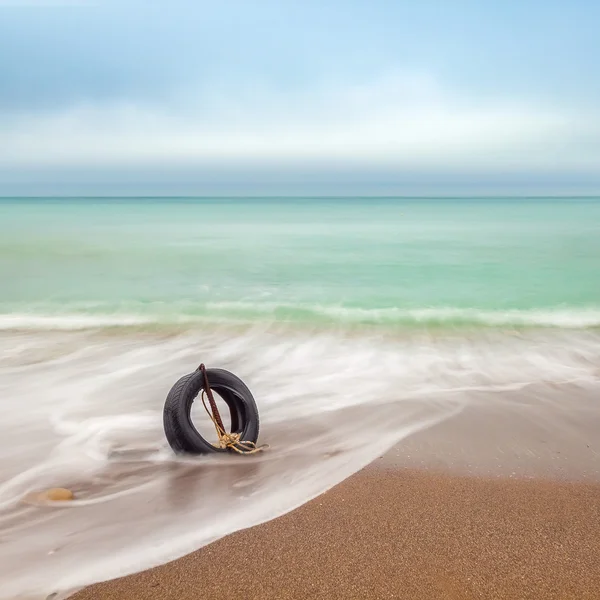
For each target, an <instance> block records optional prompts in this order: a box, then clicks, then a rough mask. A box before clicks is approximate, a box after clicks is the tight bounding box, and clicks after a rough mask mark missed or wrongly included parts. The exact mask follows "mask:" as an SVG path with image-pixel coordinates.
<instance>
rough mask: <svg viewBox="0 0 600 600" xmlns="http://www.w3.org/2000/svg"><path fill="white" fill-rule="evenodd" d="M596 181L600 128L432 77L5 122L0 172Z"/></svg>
mask: <svg viewBox="0 0 600 600" xmlns="http://www.w3.org/2000/svg"><path fill="white" fill-rule="evenodd" d="M240 164H242V165H245V166H253V165H256V166H269V165H270V166H273V167H286V168H287V167H290V166H291V167H293V166H307V165H309V166H310V165H315V166H322V167H323V166H325V167H327V166H330V167H345V168H348V167H350V168H352V167H354V166H356V167H362V168H370V167H384V168H392V169H393V168H402V169H449V170H453V169H457V170H462V169H468V170H471V171H473V170H478V169H480V170H488V171H489V170H490V169H491V170H495V169H496V170H513V171H519V170H531V169H546V170H552V169H554V168H561V169H567V170H568V169H583V170H594V169H597V168H598V167H600V119H599V116H598V114H580V113H579V112H577V111H570V110H569V109H568V108H565V107H553V106H542V105H540V104H539V103H536V104H534V103H532V102H528V101H525V100H515V99H510V98H498V97H493V98H485V97H483V96H479V97H477V98H474V97H472V96H469V95H465V94H460V93H458V92H457V91H455V90H451V89H448V88H447V87H444V86H442V85H441V84H440V83H439V82H438V81H437V80H436V79H435V78H433V77H432V76H430V75H428V74H423V73H390V74H388V75H386V76H384V77H380V78H378V79H374V80H371V81H369V82H366V83H361V84H353V83H347V82H330V83H329V84H327V85H320V86H316V85H315V86H313V87H311V88H310V89H303V90H301V91H295V92H291V91H289V90H288V91H280V90H277V89H273V88H272V87H269V86H265V85H262V84H261V83H260V82H258V81H257V82H254V83H253V85H251V86H247V87H245V88H243V89H240V88H230V89H226V88H221V89H216V88H215V89H214V90H213V91H212V92H211V93H207V92H203V93H200V92H198V91H196V90H194V89H193V88H192V89H179V90H178V91H177V92H174V93H172V95H171V96H170V98H169V100H168V101H166V102H163V103H161V104H150V103H148V104H143V103H140V102H118V101H113V102H105V103H101V104H87V105H78V106H71V107H69V108H64V109H62V110H57V111H53V112H45V113H43V112H42V113H41V112H39V111H38V112H35V113H33V112H32V113H27V112H25V113H21V114H15V113H11V114H10V115H8V114H7V115H5V116H4V117H1V116H0V167H4V168H20V169H22V168H39V167H44V168H46V167H49V168H60V167H90V166H102V167H111V166H118V167H124V166H131V167H140V166H149V167H151V166H153V165H161V166H165V165H173V166H177V165H189V166H193V165H200V166H204V167H206V166H216V167H225V166H227V165H240Z"/></svg>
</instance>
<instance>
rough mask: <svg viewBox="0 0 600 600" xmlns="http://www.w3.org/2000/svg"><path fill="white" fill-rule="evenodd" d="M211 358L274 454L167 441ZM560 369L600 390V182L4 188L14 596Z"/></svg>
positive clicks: (10, 593) (537, 386) (0, 518)
mask: <svg viewBox="0 0 600 600" xmlns="http://www.w3.org/2000/svg"><path fill="white" fill-rule="evenodd" d="M201 362H203V363H205V364H206V365H207V367H219V368H225V369H228V370H230V371H232V372H234V373H235V374H236V375H238V376H239V377H241V378H242V379H243V380H244V381H245V383H246V384H247V385H248V387H249V388H250V390H251V391H252V393H253V395H254V397H255V400H256V402H257V405H258V409H259V413H260V418H261V430H260V431H261V433H260V438H259V443H266V444H268V445H269V448H268V449H266V450H265V451H264V452H261V453H259V454H256V455H252V456H237V455H235V456H230V455H227V456H223V455H215V456H197V457H196V456H186V457H182V456H175V455H174V454H173V452H172V450H171V449H170V447H169V446H168V444H167V442H166V438H165V436H164V431H163V426H162V409H163V405H164V401H165V398H166V396H167V394H168V392H169V389H170V388H171V386H172V385H173V384H174V383H175V382H176V381H177V379H179V377H181V376H182V375H184V374H186V373H189V372H191V371H193V370H194V369H196V368H197V366H198V365H199V364H200V363H201ZM560 386H571V387H572V386H576V387H581V388H584V389H585V390H587V391H589V392H590V393H591V394H597V392H598V391H600V198H570V197H569V198H567V197H565V198H562V197H561V198H550V197H547V198H540V197H535V198H525V197H523V198H517V197H511V198H494V197H472V198H403V197H402V198H400V197H385V198H381V197H376V198H371V197H335V198H327V197H309V198H308V197H307V198H302V197H268V198H261V197H249V198H242V197H236V198H212V197H202V198H191V197H185V198H154V197H136V198H96V197H89V198H84V197H76V198H71V197H69V198H1V199H0V408H1V409H2V419H0V581H1V582H2V585H1V586H0V598H14V597H19V598H38V597H39V598H46V597H47V596H48V595H49V594H53V593H55V594H56V596H54V597H55V598H59V597H66V596H67V595H69V594H70V593H72V592H73V591H74V590H77V589H79V588H81V587H84V586H86V585H89V584H91V583H94V582H97V581H102V580H106V579H112V578H115V577H119V576H123V575H127V574H129V573H133V572H136V571H140V570H142V569H145V568H148V567H152V566H155V565H158V564H162V563H164V562H167V561H169V560H172V559H175V558H177V557H179V556H182V555H184V554H186V553H188V552H191V551H193V550H195V549H197V548H200V547H202V546H204V545H206V544H208V543H210V542H212V541H214V540H216V539H219V538H220V537H223V536H225V535H227V534H229V533H231V532H234V531H236V530H239V529H243V528H246V527H250V526H252V525H255V524H258V523H261V522H264V521H266V520H269V519H272V518H274V517H276V516H279V515H281V514H284V513H286V512H288V511H290V510H292V509H294V508H295V507H297V506H299V505H301V504H303V503H304V502H306V501H308V500H310V499H312V498H314V497H315V496H317V495H319V494H321V493H323V492H324V491H326V490H327V489H329V488H331V487H332V486H333V485H335V484H337V483H339V482H340V481H342V480H343V479H345V478H346V477H348V476H350V475H352V474H353V473H355V472H356V471H358V470H359V469H361V468H363V467H364V466H366V465H368V464H369V463H371V462H372V461H374V460H375V459H377V458H378V457H379V456H381V455H383V454H384V453H385V452H386V451H388V450H389V449H390V448H392V447H394V446H395V445H397V444H398V443H399V442H401V441H402V440H403V439H405V438H406V437H407V436H410V435H412V434H415V433H416V432H419V431H422V430H424V429H426V428H428V427H433V426H435V425H436V424H439V423H440V422H442V421H445V420H447V419H453V418H460V414H461V412H462V411H463V410H464V409H465V407H466V406H468V405H469V403H471V402H481V401H482V400H481V399H482V397H483V396H482V394H485V398H486V399H487V400H486V401H492V400H491V399H493V401H494V402H496V403H498V405H499V406H501V405H502V403H503V402H507V403H508V402H510V398H511V394H512V393H513V392H515V391H519V393H520V394H527V390H534V391H535V395H536V397H537V398H538V399H539V398H543V397H544V390H545V389H546V388H548V389H549V388H550V387H552V389H554V390H556V389H557V387H559V388H560ZM532 393H533V392H532ZM521 397H522V396H521ZM597 397H598V398H600V395H597ZM564 402H569V397H568V394H565V395H564ZM196 417H197V418H198V423H199V424H198V425H197V427H198V429H199V430H201V431H202V432H204V433H205V434H206V435H207V436H210V435H211V430H210V422H208V423H203V424H202V425H201V424H200V421H201V420H202V414H201V412H198V413H194V414H193V418H194V420H196ZM205 420H206V419H205ZM202 428H203V429H202ZM48 487H68V488H70V489H72V490H73V491H74V492H75V494H76V498H75V500H74V501H73V502H71V503H69V504H68V505H61V506H60V507H56V506H39V502H37V501H36V500H32V498H34V499H35V498H36V497H37V496H36V494H37V492H39V491H42V490H44V489H46V488H48Z"/></svg>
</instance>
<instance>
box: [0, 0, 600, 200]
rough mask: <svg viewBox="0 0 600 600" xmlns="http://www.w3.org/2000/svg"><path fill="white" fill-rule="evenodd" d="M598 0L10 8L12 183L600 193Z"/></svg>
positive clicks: (4, 37) (4, 33) (2, 88)
mask: <svg viewBox="0 0 600 600" xmlns="http://www.w3.org/2000/svg"><path fill="white" fill-rule="evenodd" d="M599 22H600V3H598V2H596V1H595V0H588V1H584V0H564V1H561V2H558V1H553V0H546V1H537V0H520V1H518V0H505V1H503V2H499V1H498V0H493V1H491V0H471V1H467V0H453V1H452V2H450V1H448V0H439V1H433V0H421V1H420V2H414V1H410V2H408V1H402V0H395V1H393V0H390V1H384V0H364V1H360V2H358V1H354V0H328V1H327V2H324V1H323V0H302V1H300V0H297V1H292V0H278V1H275V0H273V1H271V0H252V1H250V0H245V1H241V0H240V1H230V0H221V1H219V2H204V1H202V0H196V1H192V0H190V1H189V2H183V1H181V0H170V1H168V2H167V1H164V2H158V1H152V0H146V1H145V2H128V1H127V0H122V1H120V2H117V1H112V0H105V1H104V0H96V1H86V0H70V1H62V2H61V1H60V0H37V1H31V0H0V195H11V194H61V193H76V194H82V193H83V194H91V195H96V194H99V195H101V194H105V193H108V194H113V193H114V194H121V193H131V194H153V193H156V194H195V193H199V194H203V193H209V194H210V193H223V194H246V193H248V194H253V193H274V194H279V193H287V192H290V193H295V192H296V193H300V194H302V193H323V194H328V193H331V194H337V193H341V194H348V193H356V194H366V193H377V194H379V193H383V194H396V193H398V194H409V195H410V194H418V193H423V194H436V195H438V194H441V195H443V194H446V193H448V194H453V193H469V192H472V193H474V194H479V193H490V194H494V193H526V194H528V193H544V194H546V193H548V194H550V193H556V194H560V193H568V194H569V193H573V194H576V193H582V194H586V193H592V194H594V193H600V77H598V73H599V72H600V36H598V35H597V24H598V23H599Z"/></svg>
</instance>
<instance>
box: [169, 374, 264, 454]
mask: <svg viewBox="0 0 600 600" xmlns="http://www.w3.org/2000/svg"><path fill="white" fill-rule="evenodd" d="M206 375H207V377H208V383H209V385H210V388H211V389H212V390H214V391H215V392H216V393H217V394H219V396H221V398H222V399H223V400H224V401H225V403H226V404H227V406H228V407H229V412H230V415H231V432H232V433H239V434H241V438H240V439H241V440H242V441H245V442H253V443H256V442H257V441H258V430H259V421H258V408H257V407H256V402H255V401H254V398H253V396H252V394H251V392H250V390H249V389H248V388H247V387H246V384H245V383H244V382H243V381H242V380H241V379H240V378H239V377H236V376H235V375H234V374H233V373H230V372H229V371H225V370H224V369H206ZM203 389H204V376H203V374H202V372H201V371H199V370H197V371H194V372H193V373H190V374H188V375H184V376H183V377H182V378H181V379H179V381H177V383H176V384H175V385H174V386H173V387H172V388H171V391H170V392H169V394H168V396H167V399H166V401H165V406H164V410H163V425H164V428H165V435H166V436H167V441H168V442H169V445H170V446H171V448H172V449H173V450H174V451H175V452H176V453H178V454H182V453H183V454H208V453H210V452H227V450H225V449H222V448H218V447H216V446H213V445H212V444H211V443H210V442H208V441H206V440H205V439H204V438H203V437H202V436H201V435H200V434H199V433H198V430H197V429H196V428H195V427H194V424H193V423H192V419H191V411H192V403H193V402H194V400H195V399H196V397H198V394H200V393H201V390H203Z"/></svg>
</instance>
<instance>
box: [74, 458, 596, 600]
mask: <svg viewBox="0 0 600 600" xmlns="http://www.w3.org/2000/svg"><path fill="white" fill-rule="evenodd" d="M599 555H600V483H584V482H564V481H563V482H561V481H556V480H544V479H533V480H531V479H507V478H501V479H491V478H486V477H482V476H473V475H459V474H449V473H440V472H438V471H427V470H409V469H407V470H399V469H390V468H389V467H387V468H385V469H381V468H379V467H377V466H375V465H370V466H369V467H367V468H365V469H364V470H363V471H361V472H359V473H357V474H355V475H354V476H352V477H350V478H348V479H347V480H345V481H344V482H342V483H340V484H338V485H337V486H335V487H334V488H332V489H331V490H329V491H328V492H325V493H324V494H322V495H321V496H319V497H317V498H315V499H314V500H312V501H310V502H308V503H307V504H305V505H303V506H301V507H300V508H298V509H296V510H294V511H292V512H290V513H287V514H286V515H283V516H282V517H278V518H276V519H274V520H271V521H268V522H266V523H263V524H261V525H258V526H255V527H251V528H248V529H244V530H241V531H238V532H236V533H234V534H231V535H229V536H227V537H225V538H222V539H220V540H218V541H216V542H214V543H212V544H209V545H208V546H206V547H204V548H202V549H200V550H198V551H196V552H194V553H192V554H190V555H187V556H185V557H183V558H180V559H178V560H176V561H173V562H170V563H167V564H165V565H161V566H159V567H156V568H153V569H150V570H147V571H143V572H140V573H137V574H134V575H130V576H127V577H125V578H122V579H117V580H113V581H109V582H105V583H100V584H96V585H94V586H91V587H89V588H86V589H85V590H83V591H81V592H79V593H77V594H76V595H74V596H73V597H72V598H73V599H74V600H116V599H118V598H127V599H128V600H129V599H131V600H137V599H139V600H142V599H144V600H146V599H147V600H150V599H155V598H156V599H158V598H161V599H171V598H172V599H173V600H174V599H176V598H177V599H179V600H188V599H189V600H192V599H197V598H207V599H212V598H218V597H221V596H222V595H223V593H226V595H228V596H229V595H233V596H240V597H242V596H243V597H244V598H251V599H253V598H256V599H257V600H258V599H259V598H260V599H270V598H272V599H282V598H294V599H296V598H298V599H300V598H324V599H325V598H328V599H331V598H357V599H358V598H407V599H408V598H424V599H425V598H465V599H466V598H479V597H481V598H600V559H599V558H598V556H599ZM219 589H222V590H226V591H225V592H220V591H219Z"/></svg>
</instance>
